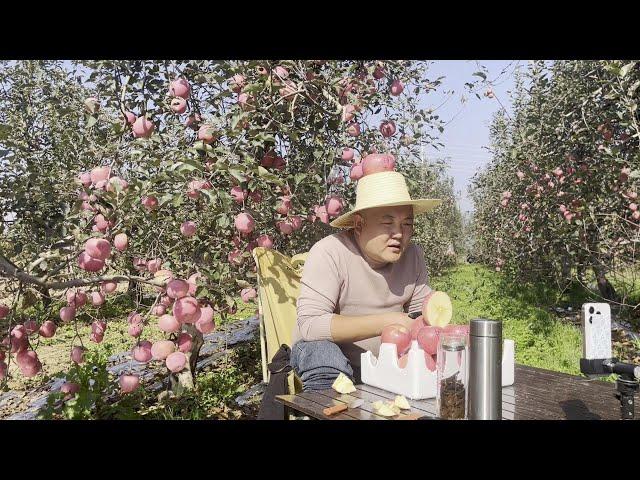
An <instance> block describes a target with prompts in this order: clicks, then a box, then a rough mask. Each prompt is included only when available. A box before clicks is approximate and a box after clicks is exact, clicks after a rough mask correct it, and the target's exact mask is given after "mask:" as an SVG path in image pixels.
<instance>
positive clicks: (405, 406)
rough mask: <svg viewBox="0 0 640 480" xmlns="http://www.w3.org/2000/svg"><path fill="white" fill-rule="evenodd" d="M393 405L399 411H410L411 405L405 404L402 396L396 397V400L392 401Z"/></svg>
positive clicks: (405, 401)
mask: <svg viewBox="0 0 640 480" xmlns="http://www.w3.org/2000/svg"><path fill="white" fill-rule="evenodd" d="M393 403H394V404H395V405H396V407H398V408H399V409H400V410H411V405H409V402H407V399H406V398H405V397H404V395H396V398H395V400H394V401H393Z"/></svg>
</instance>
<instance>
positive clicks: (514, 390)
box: [276, 365, 640, 420]
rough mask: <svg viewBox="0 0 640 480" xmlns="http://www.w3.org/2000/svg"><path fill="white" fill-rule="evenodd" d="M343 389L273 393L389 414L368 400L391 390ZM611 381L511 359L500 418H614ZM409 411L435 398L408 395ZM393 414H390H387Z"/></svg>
mask: <svg viewBox="0 0 640 480" xmlns="http://www.w3.org/2000/svg"><path fill="white" fill-rule="evenodd" d="M356 388H357V391H356V392H353V393H351V394H349V395H344V394H340V393H338V392H336V391H335V390H333V389H329V390H322V391H318V392H302V393H299V394H297V395H278V396H276V399H277V400H278V401H280V402H282V403H284V405H285V406H287V407H288V408H290V409H293V410H295V411H297V412H301V413H303V414H305V415H308V416H309V417H312V418H317V419H321V420H389V418H385V417H381V416H379V415H376V414H375V413H374V412H373V407H372V405H371V404H372V403H373V402H375V401H378V400H393V399H394V398H395V394H393V393H391V392H388V391H386V390H381V389H379V388H375V387H371V386H369V385H364V384H360V385H356ZM615 393H616V385H615V383H609V382H603V381H600V380H589V379H587V378H584V377H577V376H574V375H567V374H565V373H558V372H552V371H550V370H543V369H540V368H534V367H528V366H524V365H516V368H515V382H514V384H513V385H512V386H510V387H504V388H503V389H502V418H503V420H620V401H619V400H618V399H617V398H616V397H615ZM358 398H362V399H364V400H365V403H364V405H362V406H361V407H359V408H356V409H348V410H346V411H343V412H341V413H339V414H336V415H332V416H331V417H327V416H326V415H324V414H323V413H322V410H324V409H325V408H327V407H332V406H334V405H339V404H341V403H347V404H349V403H351V402H352V401H354V400H356V399H358ZM635 402H636V408H635V418H636V420H638V419H640V396H639V395H638V394H636V396H635ZM409 404H410V405H411V412H407V413H411V414H416V415H415V416H422V417H425V418H435V417H436V405H435V399H428V400H409ZM393 419H394V418H391V420H393Z"/></svg>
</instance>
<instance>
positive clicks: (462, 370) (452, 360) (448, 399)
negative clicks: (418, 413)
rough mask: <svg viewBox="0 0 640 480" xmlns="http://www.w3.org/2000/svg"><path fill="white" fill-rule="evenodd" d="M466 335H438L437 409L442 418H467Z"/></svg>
mask: <svg viewBox="0 0 640 480" xmlns="http://www.w3.org/2000/svg"><path fill="white" fill-rule="evenodd" d="M466 342H467V339H466V336H464V335H456V334H446V333H443V334H441V335H440V340H439V341H438V359H437V363H436V370H437V382H438V383H437V394H436V399H437V409H438V416H439V417H440V418H442V419H444V420H463V419H465V418H467V394H466V393H467V358H466V355H467V351H466Z"/></svg>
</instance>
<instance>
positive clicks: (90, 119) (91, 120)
mask: <svg viewBox="0 0 640 480" xmlns="http://www.w3.org/2000/svg"><path fill="white" fill-rule="evenodd" d="M87 117H88V118H87V128H91V127H93V126H94V125H95V124H96V122H97V121H98V118H97V117H93V116H91V115H87Z"/></svg>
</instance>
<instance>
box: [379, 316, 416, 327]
mask: <svg viewBox="0 0 640 480" xmlns="http://www.w3.org/2000/svg"><path fill="white" fill-rule="evenodd" d="M385 315H388V320H387V322H386V323H385V325H384V326H385V327H386V326H387V325H393V324H400V325H403V326H405V327H407V329H409V330H411V325H413V322H414V321H415V320H414V319H413V318H411V317H410V316H409V315H408V314H406V313H404V312H389V313H388V314H385Z"/></svg>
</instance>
